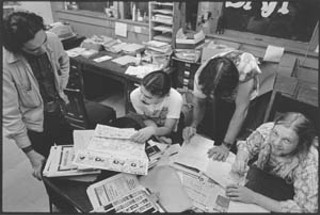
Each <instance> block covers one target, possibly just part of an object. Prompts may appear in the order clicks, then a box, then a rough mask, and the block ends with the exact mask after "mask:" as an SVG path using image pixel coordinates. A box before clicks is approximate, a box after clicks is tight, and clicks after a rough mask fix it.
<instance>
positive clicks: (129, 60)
mask: <svg viewBox="0 0 320 215" xmlns="http://www.w3.org/2000/svg"><path fill="white" fill-rule="evenodd" d="M112 62H115V63H117V64H120V65H122V66H124V65H127V64H128V63H135V62H136V58H135V57H133V56H130V55H124V56H121V57H118V58H116V59H113V60H112Z"/></svg>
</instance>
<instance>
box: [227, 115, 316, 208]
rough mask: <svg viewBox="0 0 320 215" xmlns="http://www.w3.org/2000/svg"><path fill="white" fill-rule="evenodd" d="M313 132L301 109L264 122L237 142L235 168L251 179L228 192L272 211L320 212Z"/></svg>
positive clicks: (234, 198)
mask: <svg viewBox="0 0 320 215" xmlns="http://www.w3.org/2000/svg"><path fill="white" fill-rule="evenodd" d="M314 134H315V132H314V128H313V125H312V123H311V122H310V121H309V119H307V118H306V117H305V116H304V115H302V114H301V113H294V112H289V113H286V114H285V115H283V116H280V117H279V118H278V119H277V120H275V122H269V123H264V124H262V125H261V126H260V127H259V128H257V129H256V130H255V131H254V132H253V133H252V134H251V135H250V136H249V137H248V138H247V140H246V141H239V143H238V144H237V145H238V153H237V156H236V159H235V162H234V164H233V166H232V171H233V172H235V173H238V174H240V175H244V174H245V173H246V172H247V171H248V172H247V180H248V182H247V183H246V185H245V186H238V185H229V186H227V189H226V195H227V196H228V197H229V198H230V199H231V200H234V201H241V202H245V203H253V204H257V205H260V206H262V207H264V208H266V209H268V210H270V211H272V212H283V213H288V212H293V213H317V211H318V184H319V182H318V180H319V177H318V174H319V173H318V166H319V163H318V161H319V152H318V149H317V142H316V141H315V140H316V139H315V138H314ZM255 156H257V157H258V159H257V160H256V161H255V162H254V163H253V165H251V167H250V168H249V166H247V165H248V162H249V161H250V160H251V159H252V158H254V157H255Z"/></svg>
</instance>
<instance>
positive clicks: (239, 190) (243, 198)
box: [226, 184, 256, 204]
mask: <svg viewBox="0 0 320 215" xmlns="http://www.w3.org/2000/svg"><path fill="white" fill-rule="evenodd" d="M226 195H227V197H229V198H230V200H232V201H238V202H243V203H247V204H250V203H254V199H255V195H256V193H255V192H254V191H252V190H250V189H249V188H247V187H244V186H239V185H235V184H231V185H228V186H227V187H226Z"/></svg>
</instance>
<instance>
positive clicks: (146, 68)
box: [125, 64, 160, 79]
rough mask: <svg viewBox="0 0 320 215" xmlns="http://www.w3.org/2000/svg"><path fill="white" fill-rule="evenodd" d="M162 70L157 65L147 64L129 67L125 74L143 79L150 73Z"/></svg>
mask: <svg viewBox="0 0 320 215" xmlns="http://www.w3.org/2000/svg"><path fill="white" fill-rule="evenodd" d="M157 70H160V67H159V66H158V65H155V64H145V65H142V66H129V67H128V68H127V70H126V72H125V74H127V75H134V76H137V77H138V78H141V79H142V78H143V77H144V76H146V75H148V74H149V73H150V72H153V71H157Z"/></svg>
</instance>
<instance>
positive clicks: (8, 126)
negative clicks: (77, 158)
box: [2, 69, 45, 180]
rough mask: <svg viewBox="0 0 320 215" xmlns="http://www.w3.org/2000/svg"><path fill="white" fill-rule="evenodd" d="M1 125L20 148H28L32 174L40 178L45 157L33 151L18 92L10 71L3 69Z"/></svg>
mask: <svg viewBox="0 0 320 215" xmlns="http://www.w3.org/2000/svg"><path fill="white" fill-rule="evenodd" d="M2 83H3V97H2V98H3V115H2V116H3V118H2V120H3V126H4V129H5V135H6V136H7V137H8V138H12V139H13V140H14V141H15V143H16V144H17V146H18V147H19V148H20V149H28V152H27V153H26V155H27V157H28V158H29V160H30V163H31V165H32V168H33V170H34V172H33V175H34V176H35V177H36V178H38V179H39V180H40V179H41V177H42V176H41V170H42V165H43V164H44V161H45V158H44V157H43V156H42V155H40V154H39V153H37V152H36V151H34V150H33V149H32V146H31V141H30V139H29V137H28V135H27V128H26V126H25V124H24V123H23V121H22V116H21V113H20V111H19V101H18V100H19V99H18V92H17V90H16V88H15V85H14V82H13V80H12V77H11V76H10V71H9V70H6V69H3V82H2Z"/></svg>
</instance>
